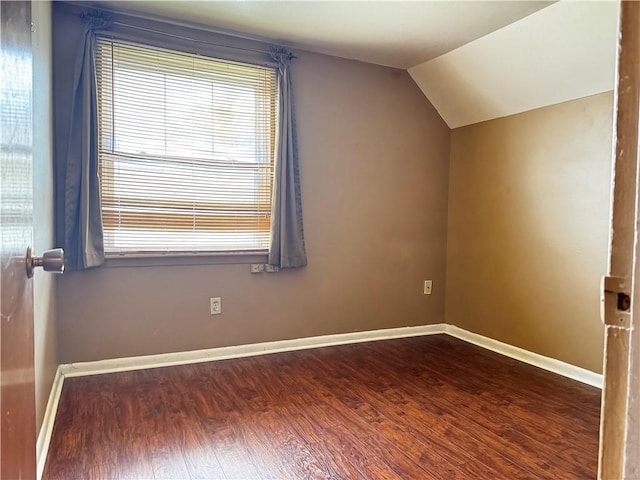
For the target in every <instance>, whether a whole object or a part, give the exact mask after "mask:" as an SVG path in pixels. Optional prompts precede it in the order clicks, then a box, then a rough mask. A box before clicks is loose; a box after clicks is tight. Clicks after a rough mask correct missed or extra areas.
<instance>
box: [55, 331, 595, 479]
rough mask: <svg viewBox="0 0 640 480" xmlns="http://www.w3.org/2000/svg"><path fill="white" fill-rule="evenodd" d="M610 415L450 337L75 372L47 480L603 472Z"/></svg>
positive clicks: (588, 399) (572, 475)
mask: <svg viewBox="0 0 640 480" xmlns="http://www.w3.org/2000/svg"><path fill="white" fill-rule="evenodd" d="M599 409H600V391H599V390H598V389H596V388H593V387H589V386H586V385H583V384H580V383H577V382H573V381H571V380H567V379H565V378H562V377H560V376H557V375H554V374H551V373H548V372H545V371H542V370H539V369H537V368H535V367H531V366H528V365H525V364H522V363H519V362H517V361H515V360H512V359H508V358H505V357H502V356H500V355H498V354H494V353H492V352H488V351H486V350H483V349H481V348H478V347H475V346H472V345H470V344H467V343H465V342H462V341H460V340H456V339H453V338H451V337H448V336H444V335H436V336H427V337H416V338H407V339H399V340H388V341H379V342H370V343H362V344H356V345H347V346H339V347H328V348H321V349H315V350H304V351H298V352H288V353H281V354H272V355H264V356H258V357H250V358H244V359H236V360H224V361H218V362H209V363H200V364H194V365H186V366H178V367H168V368H158V369H152V370H142V371H135V372H124V373H114V374H108V375H99V376H93V377H80V378H70V379H67V380H65V383H64V388H63V391H62V397H61V400H60V405H59V408H58V415H57V417H56V423H55V427H54V430H53V437H52V440H51V445H50V448H49V456H48V460H47V464H46V467H45V472H44V477H43V478H44V479H49V480H52V479H65V480H70V479H93V478H95V479H131V478H135V479H153V478H156V479H161V478H167V479H169V478H179V479H196V478H198V479H205V478H206V479H228V480H231V479H287V480H289V479H291V480H293V479H316V478H331V479H338V478H343V479H349V480H351V479H353V480H358V479H375V480H378V479H447V480H450V479H475V480H478V479H525V478H528V479H551V478H553V479H562V480H568V479H588V478H596V472H597V444H598V424H599V420H598V418H599Z"/></svg>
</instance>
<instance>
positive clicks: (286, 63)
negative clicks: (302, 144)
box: [269, 48, 307, 268]
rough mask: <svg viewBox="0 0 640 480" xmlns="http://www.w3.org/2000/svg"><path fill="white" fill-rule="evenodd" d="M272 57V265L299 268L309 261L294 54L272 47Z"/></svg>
mask: <svg viewBox="0 0 640 480" xmlns="http://www.w3.org/2000/svg"><path fill="white" fill-rule="evenodd" d="M271 56H272V58H273V59H274V60H275V61H276V62H278V93H279V98H278V102H279V104H278V118H279V129H278V132H277V136H276V164H275V174H274V184H273V202H272V205H271V246H270V248H269V265H274V266H277V267H280V268H298V267H304V266H305V265H306V264H307V254H306V251H305V245H304V230H303V225H302V195H301V192H300V172H299V167H298V142H297V137H296V122H295V112H294V108H293V87H292V85H291V69H290V65H291V61H292V60H293V59H294V58H295V56H294V55H293V54H292V53H291V52H289V51H287V50H285V49H283V48H272V49H271Z"/></svg>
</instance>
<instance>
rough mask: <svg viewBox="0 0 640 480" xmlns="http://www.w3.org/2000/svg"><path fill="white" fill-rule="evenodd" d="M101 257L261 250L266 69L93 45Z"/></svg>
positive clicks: (268, 110)
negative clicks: (102, 233)
mask: <svg viewBox="0 0 640 480" xmlns="http://www.w3.org/2000/svg"><path fill="white" fill-rule="evenodd" d="M97 72H98V95H99V108H100V112H99V119H100V125H99V128H100V133H101V135H100V139H101V141H100V146H99V148H100V176H101V193H102V210H103V222H104V227H105V249H106V251H107V252H111V253H113V252H171V251H176V252H185V251H225V250H233V251H237V250H262V249H266V248H267V247H268V244H269V224H270V215H271V189H272V182H273V148H274V147H273V146H274V143H275V142H274V135H275V121H276V119H275V102H276V88H275V84H276V79H275V72H274V71H273V70H272V69H268V68H264V67H259V66H251V65H241V64H235V63H231V62H224V61H219V60H215V59H208V58H203V57H200V56H195V55H190V54H184V53H180V52H172V51H167V50H162V49H155V48H147V47H143V46H139V45H132V44H126V43H120V42H116V41H112V40H109V39H100V40H99V41H98V54H97Z"/></svg>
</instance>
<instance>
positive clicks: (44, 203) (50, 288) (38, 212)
mask: <svg viewBox="0 0 640 480" xmlns="http://www.w3.org/2000/svg"><path fill="white" fill-rule="evenodd" d="M31 11H32V18H33V22H34V24H35V32H34V33H33V36H32V40H33V112H34V115H33V202H34V209H33V224H34V242H33V243H34V248H35V251H36V253H38V254H41V253H42V252H43V251H44V250H47V249H50V248H54V247H55V245H54V240H53V171H52V170H53V165H52V138H51V4H50V3H49V2H33V3H32V5H31ZM33 293H34V305H33V307H34V344H35V345H34V347H35V349H34V351H35V358H34V364H35V376H36V427H37V428H38V429H39V428H40V425H41V424H42V419H43V417H44V411H45V408H46V405H47V400H48V399H49V392H50V390H51V385H52V383H53V378H54V376H55V372H56V368H57V354H56V323H55V312H56V307H55V277H54V276H53V275H51V274H49V273H44V272H42V270H41V269H36V272H35V276H34V284H33Z"/></svg>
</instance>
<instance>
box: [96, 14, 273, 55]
mask: <svg viewBox="0 0 640 480" xmlns="http://www.w3.org/2000/svg"><path fill="white" fill-rule="evenodd" d="M113 24H114V25H118V26H121V27H125V28H132V29H135V30H141V31H144V32H149V33H156V34H158V35H164V36H167V37H172V38H178V39H180V40H187V41H190V42H196V43H202V44H205V45H214V46H216V47H225V48H232V49H235V50H244V51H246V52H255V53H264V54H267V55H268V54H269V51H268V50H261V49H258V48H248V47H238V46H229V45H225V44H224V43H219V42H211V41H207V40H200V39H197V38H191V37H186V36H184V35H176V34H175V33H167V32H162V31H160V30H154V29H152V28H147V27H139V26H137V25H131V24H129V23H123V22H113ZM107 31H108V30H107ZM202 31H206V30H202ZM218 35H222V34H218ZM237 38H241V37H237Z"/></svg>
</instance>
